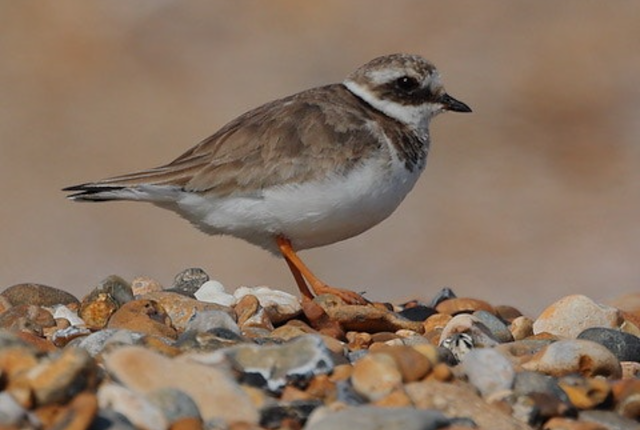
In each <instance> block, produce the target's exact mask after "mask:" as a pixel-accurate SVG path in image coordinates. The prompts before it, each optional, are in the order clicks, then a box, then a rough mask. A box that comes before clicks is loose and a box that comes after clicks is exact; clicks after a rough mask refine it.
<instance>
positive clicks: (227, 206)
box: [64, 54, 471, 304]
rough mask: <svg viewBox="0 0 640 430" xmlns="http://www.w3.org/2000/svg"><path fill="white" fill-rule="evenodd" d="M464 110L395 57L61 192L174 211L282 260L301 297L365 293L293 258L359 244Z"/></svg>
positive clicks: (434, 80) (429, 77)
mask: <svg viewBox="0 0 640 430" xmlns="http://www.w3.org/2000/svg"><path fill="white" fill-rule="evenodd" d="M445 111H453V112H471V109H470V108H469V106H467V105H466V104H464V103H462V102H461V101H459V100H456V99H455V98H453V97H451V96H449V95H448V94H447V93H446V92H445V89H444V87H443V85H442V83H441V80H440V75H439V73H438V71H437V70H436V68H435V66H434V65H433V64H431V63H430V62H429V61H427V60H425V59H424V58H422V57H420V56H417V55H407V54H393V55H387V56H383V57H379V58H376V59H374V60H372V61H370V62H368V63H367V64H365V65H363V66H361V67H359V68H358V69H357V70H355V71H354V72H352V73H351V74H350V75H349V76H347V78H346V79H345V80H344V81H343V82H342V83H338V84H332V85H326V86H322V87H318V88H312V89H309V90H306V91H302V92H300V93H297V94H294V95H292V96H289V97H285V98H282V99H279V100H275V101H272V102H269V103H266V104H264V105H262V106H260V107H258V108H255V109H253V110H251V111H249V112H247V113H245V114H243V115H241V116H239V117H237V118H236V119H234V120H232V121H231V122H229V123H228V124H227V125H225V126H224V127H222V128H221V129H220V130H218V131H217V132H216V133H215V134H213V135H212V136H211V137H209V138H207V139H205V140H203V141H202V142H200V143H199V144H197V145H196V146H194V147H193V148H191V149H189V150H188V151H187V152H185V153H184V154H182V155H180V156H179V157H178V158H176V159H175V160H173V161H172V162H170V163H168V164H165V165H163V166H160V167H155V168H152V169H148V170H143V171H139V172H135V173H130V174H126V175H121V176H116V177H112V178H108V179H103V180H100V181H96V182H89V183H85V184H81V185H75V186H71V187H68V188H65V189H64V191H69V192H72V194H70V195H69V196H68V197H69V198H70V199H71V200H75V201H91V202H97V201H110V200H133V201H143V202H150V203H153V204H155V205H157V206H159V207H162V208H165V209H169V210H172V211H174V212H176V213H178V214H179V215H181V216H182V217H184V218H185V219H187V220H189V221H190V222H191V223H192V224H193V225H195V226H196V227H198V228H199V229H200V230H202V231H204V232H205V233H208V234H214V235H216V234H224V235H230V236H234V237H238V238H241V239H244V240H246V241H247V242H250V243H252V244H254V245H257V246H260V247H262V248H264V249H266V250H268V251H271V252H273V253H275V254H280V255H282V257H284V259H285V261H286V262H287V264H288V266H289V268H290V269H291V272H292V274H293V276H294V278H295V280H296V283H297V285H298V288H299V289H300V292H301V294H302V295H303V298H312V297H313V296H314V293H315V294H324V293H332V294H336V295H338V296H339V297H341V298H342V299H343V300H345V301H346V302H347V303H351V304H365V303H367V300H366V299H364V298H363V297H362V296H361V295H359V294H357V293H355V292H353V291H350V290H344V289H339V288H334V287H330V286H328V285H327V284H325V283H324V282H322V281H321V280H320V279H319V278H318V277H316V276H315V275H314V274H313V273H312V272H311V270H309V268H308V267H307V266H306V265H305V264H304V263H303V262H302V260H301V259H300V257H299V256H298V255H297V254H296V251H299V250H303V249H308V248H314V247H318V246H324V245H328V244H331V243H334V242H338V241H341V240H344V239H348V238H350V237H353V236H356V235H358V234H360V233H362V232H364V231H365V230H368V229H370V228H371V227H373V226H374V225H376V224H378V223H379V222H381V221H382V220H384V219H385V218H387V217H388V216H389V215H391V213H392V212H393V211H394V210H395V209H396V208H397V207H398V205H399V204H400V202H401V201H402V200H403V199H404V197H405V196H406V195H407V194H408V193H409V191H410V190H411V189H412V188H413V186H414V185H415V183H416V181H417V179H418V177H419V176H420V174H421V173H422V171H423V170H424V167H425V163H426V159H427V154H428V152H429V143H430V139H429V124H430V122H431V119H432V118H433V117H434V116H436V115H438V114H439V113H442V112H445Z"/></svg>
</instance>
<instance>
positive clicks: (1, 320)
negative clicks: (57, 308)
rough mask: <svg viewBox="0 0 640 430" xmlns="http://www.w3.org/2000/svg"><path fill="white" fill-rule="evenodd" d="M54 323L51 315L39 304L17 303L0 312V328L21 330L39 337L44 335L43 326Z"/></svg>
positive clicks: (50, 325) (46, 326)
mask: <svg viewBox="0 0 640 430" xmlns="http://www.w3.org/2000/svg"><path fill="white" fill-rule="evenodd" d="M55 325H56V322H55V320H54V319H53V315H51V313H50V312H49V311H48V310H46V309H44V308H42V307H40V306H35V305H18V306H13V307H11V308H9V309H8V310H7V311H5V312H3V313H2V314H0V328H2V329H5V330H10V331H23V332H27V333H31V334H34V335H36V336H39V337H43V336H44V330H45V328H48V327H55Z"/></svg>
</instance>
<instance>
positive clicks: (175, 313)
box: [141, 291, 235, 332]
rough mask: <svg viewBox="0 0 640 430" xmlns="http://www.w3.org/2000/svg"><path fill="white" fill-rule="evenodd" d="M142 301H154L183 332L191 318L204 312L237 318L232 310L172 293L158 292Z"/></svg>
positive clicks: (146, 296) (148, 295) (143, 297)
mask: <svg viewBox="0 0 640 430" xmlns="http://www.w3.org/2000/svg"><path fill="white" fill-rule="evenodd" d="M141 299H147V300H154V301H156V302H158V303H159V304H160V306H162V308H163V309H164V310H165V311H166V312H167V314H169V318H171V323H172V324H173V326H174V327H175V328H176V329H177V330H178V331H179V332H182V331H184V330H185V329H186V328H187V325H188V323H189V321H190V320H191V318H193V316H194V315H195V314H196V313H198V312H204V311H223V312H226V313H228V314H229V315H231V316H232V318H233V317H235V313H234V311H233V310H232V309H231V308H227V307H225V306H221V305H217V304H215V303H203V302H200V301H198V300H196V299H192V298H189V297H187V296H185V295H183V294H179V293H176V292H171V291H157V292H155V293H149V294H145V295H144V296H142V297H141Z"/></svg>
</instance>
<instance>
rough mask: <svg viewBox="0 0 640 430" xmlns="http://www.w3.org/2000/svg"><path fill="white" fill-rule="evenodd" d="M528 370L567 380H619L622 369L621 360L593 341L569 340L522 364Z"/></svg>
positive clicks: (546, 348)
mask: <svg viewBox="0 0 640 430" xmlns="http://www.w3.org/2000/svg"><path fill="white" fill-rule="evenodd" d="M522 367H523V368H524V369H526V370H533V371H536V372H542V373H546V374H548V375H552V376H564V375H568V374H571V373H579V374H581V375H583V376H591V377H593V376H604V377H607V378H612V379H618V378H620V376H621V375H622V369H621V367H620V362H618V359H617V358H616V357H615V355H613V354H612V353H611V351H609V350H608V349H607V348H605V347H604V346H602V345H600V344H599V343H595V342H591V341H589V340H580V339H568V340H559V341H557V342H554V343H552V344H550V345H548V346H547V347H545V348H544V349H542V350H540V351H539V352H537V353H536V354H535V355H534V356H533V357H531V359H530V360H529V361H527V362H525V363H523V364H522Z"/></svg>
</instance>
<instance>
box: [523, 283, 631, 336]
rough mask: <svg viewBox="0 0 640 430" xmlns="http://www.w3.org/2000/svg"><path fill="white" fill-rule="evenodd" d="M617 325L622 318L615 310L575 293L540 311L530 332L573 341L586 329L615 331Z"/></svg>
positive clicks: (618, 325)
mask: <svg viewBox="0 0 640 430" xmlns="http://www.w3.org/2000/svg"><path fill="white" fill-rule="evenodd" d="M621 323H622V316H621V314H620V311H618V310H617V309H616V308H613V307H611V306H606V305H602V304H598V303H596V302H594V301H593V300H591V299H590V298H588V297H586V296H583V295H579V294H575V295H571V296H567V297H563V298H562V299H560V300H558V301H557V302H555V303H553V304H552V305H551V306H549V307H547V308H546V309H545V310H544V311H542V313H541V314H540V316H539V317H538V318H537V319H536V320H535V322H534V323H533V332H534V334H539V333H545V332H546V333H550V334H553V335H556V336H560V337H565V338H574V339H575V338H576V337H577V336H578V335H579V334H580V333H581V332H583V331H584V330H586V329H588V328H591V327H605V328H618V327H620V324H621Z"/></svg>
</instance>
